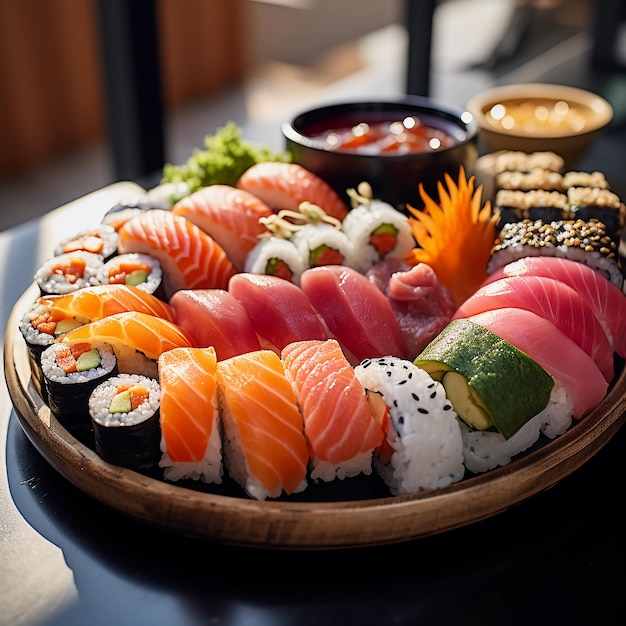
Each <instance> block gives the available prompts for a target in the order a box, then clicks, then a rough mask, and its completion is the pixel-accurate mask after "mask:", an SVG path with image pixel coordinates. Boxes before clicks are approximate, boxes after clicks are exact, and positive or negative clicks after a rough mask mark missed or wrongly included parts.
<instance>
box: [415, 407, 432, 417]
mask: <svg viewBox="0 0 626 626" xmlns="http://www.w3.org/2000/svg"><path fill="white" fill-rule="evenodd" d="M417 412H418V413H421V414H422V415H428V413H429V411H428V409H425V408H423V407H421V406H419V407H417Z"/></svg>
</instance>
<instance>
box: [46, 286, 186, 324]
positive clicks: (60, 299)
mask: <svg viewBox="0 0 626 626" xmlns="http://www.w3.org/2000/svg"><path fill="white" fill-rule="evenodd" d="M44 299H45V301H46V302H47V303H49V306H50V311H51V313H52V315H53V316H55V315H58V316H59V319H64V318H67V317H69V316H72V317H76V316H81V317H84V318H86V319H87V320H88V321H91V322H95V321H96V320H99V319H102V318H103V317H108V316H109V315H115V314H116V313H124V312H126V311H137V312H140V313H146V314H147V315H154V316H156V317H161V318H163V319H166V320H169V321H170V322H175V321H176V312H175V311H174V308H173V307H172V306H170V305H169V304H168V303H167V302H163V300H160V299H159V298H157V297H156V296H154V295H152V294H150V293H148V292H147V291H144V290H143V289H139V288H137V287H134V286H133V285H123V284H112V285H94V286H93V287H84V288H83V289H78V290H77V291H74V292H72V293H70V294H67V295H62V296H47V297H45V298H44V297H42V298H40V300H42V301H43V300H44Z"/></svg>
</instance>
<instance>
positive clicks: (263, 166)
mask: <svg viewBox="0 0 626 626" xmlns="http://www.w3.org/2000/svg"><path fill="white" fill-rule="evenodd" d="M237 187H238V188H239V189H244V190H245V191H248V192H250V193H251V194H253V195H255V196H256V197H257V198H260V199H261V200H262V201H263V202H265V204H267V205H268V206H269V207H270V208H271V209H272V210H273V211H280V210H281V209H287V210H289V211H298V209H299V207H300V204H301V203H302V202H311V203H313V204H315V205H317V206H319V207H320V208H322V209H323V210H324V211H325V212H326V213H327V214H328V215H330V216H331V217H335V218H337V219H338V220H343V218H344V217H345V216H346V215H347V214H348V206H347V204H346V203H345V202H343V200H342V199H341V198H340V197H339V195H338V194H337V193H336V192H335V191H334V190H333V188H332V187H331V186H330V185H329V184H328V183H327V182H326V181H325V180H322V179H321V178H320V177H319V176H317V175H316V174H314V173H313V172H311V171H310V170H308V169H306V168H304V167H302V166H301V165H298V164H297V163H286V162H283V161H264V162H262V163H256V164H255V165H253V166H252V167H250V168H249V169H247V170H246V171H245V172H244V173H243V174H242V175H241V176H240V178H239V180H238V182H237Z"/></svg>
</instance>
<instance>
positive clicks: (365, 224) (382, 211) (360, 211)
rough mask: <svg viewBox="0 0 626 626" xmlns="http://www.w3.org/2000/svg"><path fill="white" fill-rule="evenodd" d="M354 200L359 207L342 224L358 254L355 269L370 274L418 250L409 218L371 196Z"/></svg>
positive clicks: (354, 264) (355, 257) (355, 256)
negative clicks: (382, 264)
mask: <svg viewBox="0 0 626 626" xmlns="http://www.w3.org/2000/svg"><path fill="white" fill-rule="evenodd" d="M359 189H360V190H362V187H361V186H360V187H359ZM353 197H354V200H355V203H356V206H355V207H354V208H353V209H352V210H351V211H350V212H349V213H348V215H346V217H345V219H344V220H343V224H342V229H343V232H344V233H345V234H346V236H347V237H348V239H349V240H350V241H351V242H352V244H353V246H354V250H355V254H354V261H353V263H352V267H354V269H356V270H358V271H359V272H366V271H367V270H369V269H370V268H371V267H372V265H374V264H375V263H378V262H380V261H383V260H384V259H386V258H398V259H404V258H405V257H406V255H407V254H408V253H409V252H410V251H411V250H412V249H413V248H414V247H415V239H414V238H413V233H412V232H411V226H410V224H409V221H408V218H407V216H406V215H405V214H404V213H401V212H400V211H398V210H396V209H394V208H393V207H392V206H391V205H390V204H387V203H386V202H381V201H379V200H372V199H371V198H368V197H367V196H359V195H354V196H353Z"/></svg>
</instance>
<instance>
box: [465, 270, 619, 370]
mask: <svg viewBox="0 0 626 626" xmlns="http://www.w3.org/2000/svg"><path fill="white" fill-rule="evenodd" d="M505 307H514V308H519V309H526V310H527V311H531V312H533V313H537V315H541V317H544V318H546V319H547V320H549V321H550V322H552V323H553V324H554V325H555V326H556V327H557V328H558V329H559V330H560V331H561V332H563V333H564V334H565V335H567V336H568V337H569V338H570V339H572V341H574V342H575V343H576V344H577V345H578V346H580V347H581V348H582V349H583V350H584V351H585V352H586V353H587V354H588V355H589V356H590V357H591V358H592V359H593V360H594V361H595V362H596V364H597V365H598V367H599V368H600V371H601V372H602V374H603V375H604V377H605V378H606V380H607V382H611V381H612V380H613V376H614V375H615V363H614V360H613V349H612V348H611V342H610V341H609V338H608V337H607V334H606V332H605V331H604V328H603V326H602V324H601V323H600V320H599V319H598V318H597V317H596V316H595V314H594V312H593V309H592V308H591V307H590V306H589V305H588V304H587V303H586V302H585V300H584V298H583V297H582V296H581V295H580V294H579V293H578V292H577V291H575V290H574V289H572V288H571V287H568V286H567V285H566V284H564V283H562V282H559V281H558V280H554V279H553V278H544V277H543V276H511V277H510V278H501V279H500V280H496V281H494V282H492V283H489V284H488V285H485V286H484V287H480V288H479V289H478V291H476V293H474V295H472V296H470V297H469V298H468V299H467V300H466V301H465V302H464V303H463V304H462V305H461V306H460V307H459V308H458V309H457V311H456V313H455V314H454V318H455V319H457V318H460V317H469V316H470V315H475V314H476V313H482V312H483V311H490V310H492V309H502V308H505Z"/></svg>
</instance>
